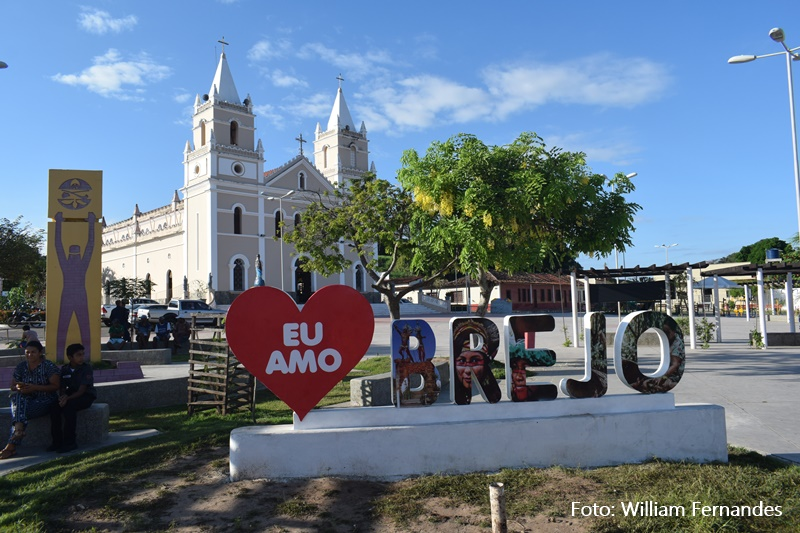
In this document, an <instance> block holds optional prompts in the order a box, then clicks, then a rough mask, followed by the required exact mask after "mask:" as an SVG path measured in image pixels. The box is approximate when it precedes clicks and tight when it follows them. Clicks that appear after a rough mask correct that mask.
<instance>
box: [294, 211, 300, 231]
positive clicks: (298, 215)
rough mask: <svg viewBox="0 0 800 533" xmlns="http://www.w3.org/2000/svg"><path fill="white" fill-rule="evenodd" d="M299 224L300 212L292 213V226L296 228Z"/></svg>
mask: <svg viewBox="0 0 800 533" xmlns="http://www.w3.org/2000/svg"><path fill="white" fill-rule="evenodd" d="M299 226H300V213H295V214H294V227H295V228H297V227H299Z"/></svg>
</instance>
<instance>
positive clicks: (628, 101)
mask: <svg viewBox="0 0 800 533" xmlns="http://www.w3.org/2000/svg"><path fill="white" fill-rule="evenodd" d="M484 80H485V82H486V84H487V86H488V88H489V92H490V93H491V94H492V96H494V98H495V108H496V112H497V114H498V116H499V117H500V118H503V117H505V116H507V115H508V114H510V113H513V112H515V111H519V110H521V109H530V108H533V107H536V106H540V105H544V104H548V103H554V102H558V103H562V104H585V105H597V106H604V107H634V106H636V105H640V104H643V103H645V102H647V101H650V100H653V99H655V98H658V97H659V96H660V95H661V94H662V93H663V91H664V89H665V88H666V86H667V85H668V84H669V83H670V76H669V73H668V72H667V69H666V67H664V66H663V65H660V64H658V63H654V62H652V61H650V60H647V59H642V58H616V57H613V56H610V55H608V54H600V55H594V56H591V57H586V58H582V59H580V60H577V61H571V62H566V63H560V64H546V63H532V64H526V65H519V66H494V67H489V68H487V69H485V71H484Z"/></svg>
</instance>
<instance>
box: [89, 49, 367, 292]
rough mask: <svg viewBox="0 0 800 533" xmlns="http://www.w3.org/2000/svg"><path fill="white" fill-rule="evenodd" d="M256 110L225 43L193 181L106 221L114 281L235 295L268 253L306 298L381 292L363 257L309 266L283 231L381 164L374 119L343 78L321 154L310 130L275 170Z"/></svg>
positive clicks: (109, 275)
mask: <svg viewBox="0 0 800 533" xmlns="http://www.w3.org/2000/svg"><path fill="white" fill-rule="evenodd" d="M255 117H256V115H255V114H254V113H253V101H252V99H251V97H250V95H249V94H248V95H247V96H246V97H245V98H244V99H243V100H242V99H240V95H239V93H238V91H237V90H236V85H235V83H234V80H233V76H232V74H231V71H230V67H229V65H228V61H227V58H226V55H225V52H224V51H223V52H222V54H221V55H220V59H219V63H218V65H217V69H216V72H215V74H214V79H213V81H212V84H211V89H210V90H209V92H208V94H205V95H203V96H202V97H200V96H199V95H198V96H197V98H196V99H195V103H194V112H193V116H192V136H191V140H189V141H187V142H186V146H185V148H184V151H183V167H184V176H183V186H182V187H181V188H180V189H178V190H175V192H174V195H173V198H172V201H171V202H170V203H169V204H168V205H165V206H163V207H159V208H157V209H154V210H151V211H147V212H144V213H143V212H140V210H139V207H138V204H137V205H136V206H135V207H134V210H133V216H132V217H131V218H129V219H127V220H123V221H120V222H116V223H112V224H104V229H103V284H104V286H105V282H106V281H107V280H112V279H120V278H128V279H132V278H136V279H140V280H150V281H151V282H152V283H153V285H154V286H153V288H152V294H151V296H152V297H153V298H155V299H158V300H160V301H168V300H169V299H171V298H201V299H206V300H209V301H211V300H213V301H214V302H215V303H217V304H219V305H226V304H229V303H230V302H231V301H232V300H233V298H235V297H236V295H238V294H239V293H241V292H242V291H244V290H246V289H248V288H249V287H251V286H253V285H254V283H255V281H256V258H257V257H260V259H261V262H262V265H263V267H262V268H263V279H264V281H265V284H266V285H268V286H272V287H277V288H280V289H283V290H285V291H286V292H288V293H289V294H291V295H292V296H294V297H295V299H296V300H297V301H299V302H304V301H305V300H306V299H308V297H309V296H310V295H311V294H312V293H313V292H314V291H316V290H318V289H319V288H321V287H323V286H325V285H331V284H342V285H348V286H350V287H353V288H355V289H356V290H358V291H360V292H363V293H367V292H371V289H370V286H369V285H370V284H369V281H368V279H367V276H366V273H365V272H364V269H363V267H362V266H361V265H360V264H358V263H357V262H355V263H354V264H353V266H352V268H351V269H350V270H349V271H346V272H343V273H341V274H339V275H335V276H328V277H324V276H321V275H320V274H317V273H314V272H310V271H307V270H305V269H304V268H303V257H301V256H298V255H297V253H296V252H295V250H294V247H293V246H292V245H291V244H289V243H284V242H283V239H282V232H290V231H292V228H293V227H294V226H295V225H296V224H302V217H303V210H304V208H305V207H306V206H307V205H308V203H309V201H310V199H313V197H314V194H311V193H317V192H324V191H332V190H333V189H334V186H346V184H347V182H348V180H353V179H359V178H360V177H361V176H362V175H363V174H364V173H365V172H366V171H367V170H371V171H373V172H374V170H375V169H374V165H373V166H372V168H370V166H369V149H368V144H369V143H368V139H367V131H366V127H365V125H364V123H363V122H362V124H361V126H360V128H358V129H356V127H355V124H354V122H353V119H352V117H351V115H350V111H349V109H348V108H347V104H346V102H345V99H344V94H343V92H342V88H341V86H340V87H339V89H338V91H337V94H336V97H335V100H334V104H333V109H332V110H331V114H330V117H329V119H328V122H327V125H326V128H325V129H324V130H323V128H322V126H321V125H320V124H319V123H317V127H316V131H315V138H314V143H313V152H314V153H313V157H314V162H313V163H312V161H311V160H310V159H308V158H307V157H306V156H305V155H304V153H303V148H302V146H303V142H304V141H303V140H302V135H301V136H300V137H299V138H298V139H297V140H298V141H300V154H299V155H297V156H296V157H294V158H293V159H291V160H289V161H287V162H285V163H284V164H282V165H281V166H279V167H277V168H274V169H272V170H267V171H265V170H264V162H265V159H264V147H263V145H262V143H261V140H260V139H258V140H257V138H256V128H255ZM353 259H355V257H353ZM105 298H106V300H105V301H106V302H108V299H109V297H108V295H107V294H106V295H105Z"/></svg>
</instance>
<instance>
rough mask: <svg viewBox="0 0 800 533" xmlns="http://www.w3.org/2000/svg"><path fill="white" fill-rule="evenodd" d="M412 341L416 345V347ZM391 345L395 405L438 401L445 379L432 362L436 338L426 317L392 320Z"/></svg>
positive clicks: (427, 403)
mask: <svg viewBox="0 0 800 533" xmlns="http://www.w3.org/2000/svg"><path fill="white" fill-rule="evenodd" d="M412 343H413V344H416V347H414V348H412V347H411V345H412ZM391 344H392V378H393V380H392V382H393V386H394V398H395V405H397V406H398V407H400V406H404V405H430V404H432V403H434V402H435V401H436V399H437V398H438V397H439V392H440V391H441V390H442V378H441V376H439V371H438V370H436V367H435V366H434V365H433V362H432V361H431V359H432V358H433V354H434V353H435V352H436V338H435V337H434V335H433V329H431V326H430V324H428V323H427V322H425V321H424V320H394V321H392V341H391ZM415 382H419V385H418V386H415Z"/></svg>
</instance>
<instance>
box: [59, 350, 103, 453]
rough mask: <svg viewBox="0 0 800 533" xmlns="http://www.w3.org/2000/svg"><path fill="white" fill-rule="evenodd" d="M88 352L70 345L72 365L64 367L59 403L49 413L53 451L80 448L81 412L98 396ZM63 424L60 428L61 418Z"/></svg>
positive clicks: (68, 352)
mask: <svg viewBox="0 0 800 533" xmlns="http://www.w3.org/2000/svg"><path fill="white" fill-rule="evenodd" d="M85 356H86V352H85V349H84V347H83V345H81V344H70V345H69V346H67V359H69V364H66V365H64V366H62V367H61V385H60V390H59V392H58V403H56V404H54V405H53V407H52V408H51V410H50V430H51V433H52V436H53V444H52V445H51V446H50V447H49V448H48V449H47V451H50V452H58V453H66V452H70V451H72V450H74V449H75V448H77V447H78V444H77V443H76V442H75V434H76V425H77V419H78V411H80V410H82V409H88V408H89V406H90V405H92V402H94V400H95V398H96V397H97V393H96V392H95V388H94V375H93V373H92V366H91V365H90V364H89V363H87V362H86V361H85V359H84V358H85ZM62 416H63V418H64V425H63V426H62V425H61V418H62Z"/></svg>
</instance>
